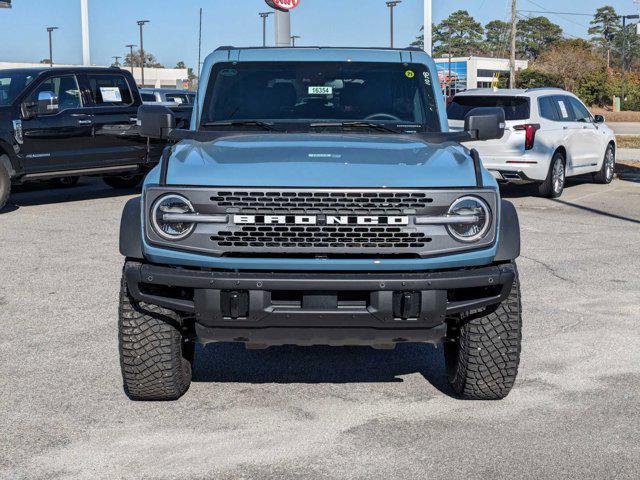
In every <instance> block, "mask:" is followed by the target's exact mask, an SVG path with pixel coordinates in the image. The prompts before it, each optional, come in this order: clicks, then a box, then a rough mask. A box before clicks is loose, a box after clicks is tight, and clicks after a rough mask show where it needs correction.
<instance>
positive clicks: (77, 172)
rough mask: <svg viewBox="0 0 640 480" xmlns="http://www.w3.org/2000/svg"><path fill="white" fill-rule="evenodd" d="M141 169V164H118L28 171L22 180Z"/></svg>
mask: <svg viewBox="0 0 640 480" xmlns="http://www.w3.org/2000/svg"><path fill="white" fill-rule="evenodd" d="M134 170H135V171H138V170H140V165H138V164H135V165H118V166H115V167H99V168H83V169H76V170H58V171H55V172H41V173H27V174H26V175H23V176H22V177H21V180H44V179H47V178H58V177H74V176H80V175H97V174H100V173H121V172H123V173H124V172H131V171H134Z"/></svg>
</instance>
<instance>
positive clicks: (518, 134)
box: [447, 88, 616, 198]
mask: <svg viewBox="0 0 640 480" xmlns="http://www.w3.org/2000/svg"><path fill="white" fill-rule="evenodd" d="M476 107H501V108H502V109H504V112H505V118H506V128H505V132H504V136H503V137H502V138H501V139H500V140H491V141H488V142H469V143H467V144H466V145H467V146H469V148H475V149H476V150H477V151H478V153H479V154H480V158H481V159H482V162H483V163H484V166H485V167H486V168H487V169H488V170H489V171H490V172H491V173H492V174H493V175H494V176H495V177H496V178H497V179H498V180H501V181H506V182H511V183H528V182H532V181H533V182H536V183H538V184H539V186H538V188H539V191H540V195H543V196H545V197H550V198H556V197H559V196H560V195H561V194H562V191H563V189H564V184H565V178H566V177H570V176H573V175H582V174H585V173H591V174H592V175H593V179H594V181H595V182H597V183H610V182H611V180H613V174H614V170H615V154H616V138H615V135H614V133H613V131H612V130H611V129H610V128H609V127H607V126H606V125H605V124H604V117H603V116H601V115H596V116H595V117H594V116H593V115H591V113H590V112H589V110H588V109H587V107H585V105H584V104H583V103H582V102H581V101H580V100H579V99H578V97H576V96H575V95H573V94H572V93H569V92H566V91H564V90H561V89H555V88H532V89H527V90H518V89H509V90H493V89H478V90H468V91H466V92H462V93H459V94H458V95H456V96H455V97H454V98H453V100H452V101H451V103H450V104H449V106H448V108H447V114H448V116H449V126H450V128H451V130H459V129H462V128H463V127H464V118H465V116H466V115H467V113H469V112H470V111H471V110H473V109H474V108H476Z"/></svg>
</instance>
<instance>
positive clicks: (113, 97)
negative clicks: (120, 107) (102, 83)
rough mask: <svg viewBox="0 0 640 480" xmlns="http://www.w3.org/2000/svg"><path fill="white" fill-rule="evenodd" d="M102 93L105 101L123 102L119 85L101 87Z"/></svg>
mask: <svg viewBox="0 0 640 480" xmlns="http://www.w3.org/2000/svg"><path fill="white" fill-rule="evenodd" d="M100 95H102V101H103V102H105V103H106V102H111V103H121V102H122V94H121V93H120V89H119V88H118V87H100Z"/></svg>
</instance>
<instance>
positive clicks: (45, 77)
mask: <svg viewBox="0 0 640 480" xmlns="http://www.w3.org/2000/svg"><path fill="white" fill-rule="evenodd" d="M141 105H142V99H141V97H140V93H139V91H138V87H137V86H136V83H135V80H134V78H133V76H132V75H131V73H130V72H128V71H126V70H121V69H119V68H81V67H69V68H57V67H54V68H51V67H46V66H43V67H41V68H31V69H16V70H0V208H2V207H3V206H4V204H5V203H6V201H7V199H8V198H9V193H10V190H11V185H12V184H14V185H15V184H21V183H24V182H28V181H34V180H52V181H54V182H57V183H58V184H60V185H62V186H71V185H74V184H75V183H76V182H77V180H78V177H79V176H82V175H94V176H101V177H102V178H103V180H104V181H105V183H106V184H107V185H109V186H111V187H113V188H133V187H135V186H137V185H138V184H139V183H140V181H141V179H142V178H143V176H144V174H145V173H146V172H147V171H148V170H149V169H150V168H151V167H153V166H154V165H155V164H156V163H157V162H158V160H159V157H160V152H161V150H162V144H159V143H149V142H148V141H147V139H145V138H142V137H140V136H139V135H138V127H137V125H136V121H137V112H138V107H140V106H141ZM172 110H175V111H176V114H177V115H178V117H179V118H180V119H181V120H182V121H183V122H188V120H189V117H190V115H191V107H180V106H176V108H175V109H173V108H172Z"/></svg>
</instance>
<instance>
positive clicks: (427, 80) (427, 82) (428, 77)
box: [422, 72, 431, 87]
mask: <svg viewBox="0 0 640 480" xmlns="http://www.w3.org/2000/svg"><path fill="white" fill-rule="evenodd" d="M422 76H423V77H424V84H425V85H426V86H428V87H430V86H431V74H430V73H429V72H422Z"/></svg>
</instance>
